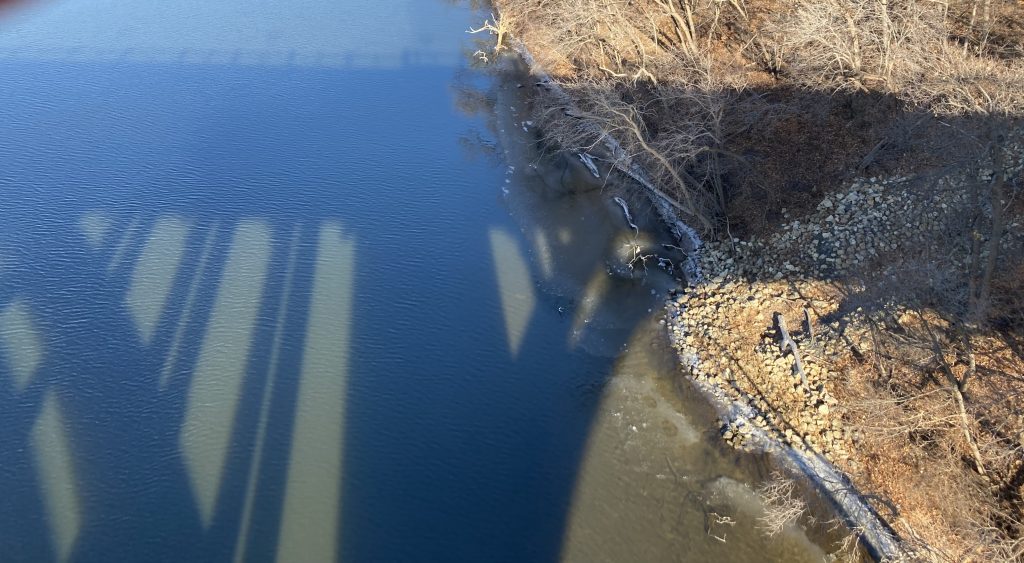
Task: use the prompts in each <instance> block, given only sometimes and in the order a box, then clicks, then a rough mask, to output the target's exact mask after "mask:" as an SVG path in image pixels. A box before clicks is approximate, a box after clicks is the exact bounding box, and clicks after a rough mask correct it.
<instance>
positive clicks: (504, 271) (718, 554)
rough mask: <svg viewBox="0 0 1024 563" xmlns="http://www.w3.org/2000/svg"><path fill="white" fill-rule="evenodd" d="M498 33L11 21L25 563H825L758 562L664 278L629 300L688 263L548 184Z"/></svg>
mask: <svg viewBox="0 0 1024 563" xmlns="http://www.w3.org/2000/svg"><path fill="white" fill-rule="evenodd" d="M481 19H482V14H479V13H475V12H473V11H471V10H469V9H467V8H465V7H463V6H460V5H451V4H448V3H443V2H440V1H437V2H431V1H419V2H418V1H413V0H399V1H397V2H392V3H389V4H387V5H386V6H385V5H381V4H374V3H361V2H335V3H330V2H324V1H320V0H303V1H302V2H298V3H290V4H289V7H288V9H287V10H285V9H283V8H280V7H276V6H273V5H270V4H264V3H257V4H251V3H243V2H238V1H236V0H220V1H213V2H194V1H189V2H185V3H184V4H178V5H175V6H174V7H173V8H171V7H169V6H168V7H164V6H155V5H146V4H138V5H133V6H132V7H125V6H123V5H120V4H115V3H105V2H99V3H97V2H86V1H84V0H63V1H50V2H40V3H37V4H28V5H25V6H21V7H17V8H16V9H13V10H11V11H9V12H5V13H4V15H3V19H0V81H2V82H3V84H4V88H2V89H0V162H2V163H3V170H2V172H0V193H2V194H3V197H2V200H0V222H2V223H3V225H4V228H3V229H2V231H0V447H2V450H3V452H4V458H3V461H2V462H0V495H2V496H3V498H4V499H5V502H6V508H5V510H4V511H2V513H0V546H3V549H4V555H3V557H2V558H3V559H4V560H10V561H60V562H63V561H143V560H145V561H224V560H234V561H264V560H267V561H269V560H276V561H311V562H315V561H334V560H343V561H557V560H566V561H677V560H679V561H708V560H721V561H764V560H766V559H767V560H779V561H801V560H806V561H814V560H820V559H821V558H822V556H823V555H824V553H823V552H822V550H821V549H820V548H819V547H817V546H815V545H814V544H812V543H811V542H810V541H809V540H808V539H807V537H806V536H805V535H804V534H803V533H802V532H801V531H800V530H799V529H793V530H790V531H789V532H787V533H784V534H782V535H780V536H777V537H775V538H773V539H771V540H769V539H766V538H764V537H762V536H761V535H760V534H758V533H757V531H756V530H755V521H756V518H757V516H758V515H759V507H758V505H757V500H756V498H755V497H754V496H753V494H752V493H751V489H750V488H749V486H748V485H747V483H753V482H755V481H756V480H757V479H758V478H759V477H761V476H762V475H760V474H759V470H760V469H761V468H760V466H759V465H758V464H757V463H756V462H755V461H754V460H751V459H748V458H740V457H737V456H735V455H733V454H730V453H726V452H723V451H721V450H719V449H718V448H717V447H716V445H715V443H714V442H715V430H716V429H715V428H714V426H713V424H714V420H713V416H712V415H711V414H710V413H709V412H707V410H706V409H705V408H703V407H702V406H701V403H700V401H699V399H698V398H695V397H692V396H689V395H688V394H687V390H686V389H684V388H681V387H680V383H679V382H678V380H677V371H676V370H677V368H676V366H675V361H674V359H673V356H672V353H671V351H670V350H669V347H668V345H667V342H666V339H665V336H664V334H663V327H662V326H661V325H659V324H658V322H657V319H658V315H659V312H660V309H661V306H662V302H663V300H664V299H665V296H666V293H667V291H668V290H669V289H670V288H671V287H673V285H674V284H675V280H674V279H673V276H670V275H668V274H667V273H665V272H664V271H663V270H660V269H658V268H657V267H655V266H653V265H650V266H649V271H648V272H647V273H646V275H637V276H631V275H629V272H628V268H625V269H624V263H623V261H622V259H621V257H622V252H623V248H624V247H626V248H629V247H628V245H629V244H630V243H631V242H632V241H634V240H636V237H638V236H641V235H642V236H643V237H646V238H647V239H649V240H650V241H651V243H652V244H654V245H657V243H658V242H668V240H667V239H665V238H664V237H665V235H664V234H662V233H661V232H660V229H659V228H658V226H657V223H656V221H654V220H653V218H652V217H650V216H648V215H649V213H648V212H647V211H646V209H645V207H644V205H643V203H642V202H641V201H639V200H637V199H635V198H630V197H629V195H628V194H625V193H619V192H618V191H617V190H616V188H615V187H614V186H609V185H604V184H603V182H595V181H594V180H595V179H593V178H588V177H587V174H588V172H587V171H586V169H585V167H581V166H580V165H579V163H578V162H576V161H574V160H573V157H571V156H563V157H542V156H541V155H539V154H538V153H537V152H536V146H535V144H536V143H535V140H536V137H535V135H536V131H534V130H533V128H532V124H529V123H527V118H526V117H524V116H525V114H526V108H525V107H524V105H523V103H524V101H523V100H522V99H521V94H522V89H521V88H517V85H518V84H521V83H522V82H524V81H527V80H528V77H525V76H520V77H516V76H515V75H514V74H508V73H496V74H495V73H491V72H484V71H482V70H480V69H476V68H474V67H473V65H472V64H470V62H469V60H470V59H469V58H468V57H467V55H466V54H467V53H471V52H473V51H474V50H475V49H476V48H477V46H476V45H475V44H474V43H473V42H472V37H471V36H467V35H466V34H465V33H464V31H465V30H466V29H467V28H469V27H470V26H471V25H475V24H477V23H478V22H479V21H480V20H481ZM616 195H620V196H623V197H625V198H626V199H627V201H628V203H629V204H630V205H631V211H632V213H633V216H634V220H635V222H636V223H637V224H638V225H639V226H640V228H641V230H642V232H641V233H640V234H639V235H638V234H635V233H633V231H632V230H631V228H630V227H629V225H628V223H627V222H626V221H625V218H624V215H623V212H622V209H621V208H620V207H619V206H618V204H617V203H615V202H614V201H613V200H612V197H614V196H616ZM635 266H636V268H640V267H641V266H640V265H638V264H635ZM728 521H732V522H735V523H734V524H729V523H728Z"/></svg>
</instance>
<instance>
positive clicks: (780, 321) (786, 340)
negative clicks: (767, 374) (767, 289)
mask: <svg viewBox="0 0 1024 563" xmlns="http://www.w3.org/2000/svg"><path fill="white" fill-rule="evenodd" d="M774 317H775V330H777V331H779V336H780V337H781V339H782V342H781V343H780V344H781V346H782V352H783V353H785V352H786V349H787V348H788V349H789V351H790V352H792V353H793V373H795V374H797V375H799V376H800V382H801V383H803V384H804V387H806V386H807V374H806V373H805V372H804V363H803V361H802V360H801V359H800V349H799V348H797V347H796V342H794V341H793V339H792V338H791V337H790V336H789V331H788V330H786V319H785V317H783V316H782V313H775V315H774Z"/></svg>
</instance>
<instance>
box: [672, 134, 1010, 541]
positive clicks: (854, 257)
mask: <svg viewBox="0 0 1024 563" xmlns="http://www.w3.org/2000/svg"><path fill="white" fill-rule="evenodd" d="M1013 151H1014V152H1015V153H1016V154H1018V155H1020V154H1021V148H1020V147H1019V146H1018V147H1013ZM1022 168H1024V166H1022V165H1021V164H1020V162H1018V163H1017V165H1016V166H1015V167H1011V168H1010V170H1009V173H1010V176H1014V177H1018V178H1019V177H1020V175H1021V170H1022ZM990 179H991V172H990V171H984V170H983V171H981V174H980V178H979V180H980V184H978V185H981V186H983V187H982V188H981V189H982V190H987V188H986V187H985V186H988V181H989V180H990ZM974 181H978V180H974ZM971 186H972V184H970V182H969V181H967V180H966V179H965V178H963V177H960V178H955V177H951V176H943V177H938V176H936V177H932V178H923V177H915V178H910V177H895V178H888V179H881V178H871V179H863V180H858V181H855V182H853V183H851V184H849V185H848V186H846V187H845V189H840V190H837V191H834V192H832V193H830V194H828V195H827V196H826V197H823V199H822V200H821V201H820V202H819V203H818V205H817V207H816V208H815V209H812V210H810V211H804V212H803V213H801V215H800V217H799V218H796V217H789V216H788V214H787V213H786V211H785V210H783V213H784V216H785V217H784V220H785V223H784V224H783V225H782V226H781V227H780V228H779V229H778V230H777V231H775V232H774V233H772V234H771V235H769V236H766V237H763V238H758V239H751V240H740V239H738V238H730V239H728V240H723V241H712V242H708V243H706V244H705V246H704V247H703V248H702V249H701V252H700V255H699V258H698V262H699V267H700V270H701V271H702V272H703V273H704V275H705V278H704V279H703V280H702V281H701V282H699V283H697V284H694V285H693V286H692V287H689V288H686V289H684V290H681V291H679V292H677V293H675V294H674V295H672V296H670V298H669V299H668V300H667V301H666V313H667V314H666V323H667V328H668V331H669V334H670V336H671V337H672V341H673V342H674V344H675V346H676V349H677V351H678V353H679V355H680V357H681V358H682V360H683V362H684V364H685V368H684V369H685V370H686V371H687V373H688V375H689V376H690V378H691V379H692V380H693V381H694V382H695V383H696V384H697V386H698V387H699V388H701V389H703V390H704V391H705V392H708V393H710V394H712V395H713V396H716V397H718V399H719V400H718V402H719V406H720V409H719V410H720V411H721V412H722V417H721V420H720V422H721V434H722V436H723V438H724V440H725V441H726V442H727V443H728V444H730V445H731V446H733V447H736V448H739V449H765V448H767V449H773V448H775V447H777V446H779V445H783V446H789V447H790V448H792V450H791V451H793V452H795V453H796V455H797V457H800V458H802V459H808V460H813V459H817V460H821V459H825V460H828V461H829V462H831V464H832V465H833V466H834V467H836V468H838V469H839V470H841V472H842V473H845V474H846V476H848V477H851V478H852V484H853V486H855V487H857V488H862V487H865V486H866V487H867V488H868V489H870V490H877V488H876V485H877V484H878V481H879V480H881V479H882V477H880V469H879V468H877V467H870V465H871V462H869V459H871V456H872V455H873V453H872V452H871V450H870V447H866V446H864V445H863V444H862V443H861V442H862V438H863V435H862V433H861V430H860V428H861V427H862V423H863V411H861V412H860V413H859V414H858V416H850V414H851V412H850V409H849V407H850V403H851V402H853V401H856V400H859V398H858V397H855V395H856V394H857V393H856V392H852V391H851V389H852V388H854V387H856V385H857V383H858V382H856V381H853V380H856V379H858V378H860V379H864V378H865V377H868V375H867V374H869V373H870V374H874V373H875V372H874V369H873V368H871V369H868V368H866V367H865V366H866V365H869V364H871V363H872V359H871V358H873V353H872V352H873V350H875V348H876V346H877V345H878V341H877V338H876V337H877V330H879V318H880V317H879V315H878V313H879V311H884V313H885V314H886V315H889V316H890V317H889V318H895V319H898V320H899V319H905V318H909V317H911V316H912V314H913V315H918V314H919V313H920V302H919V301H916V302H915V300H914V299H908V298H907V296H908V295H909V294H914V295H919V293H914V292H915V291H916V290H917V289H918V288H917V287H907V286H908V285H911V286H914V285H917V284H920V285H922V286H923V285H929V284H931V285H940V284H937V282H936V279H935V278H936V277H937V276H938V277H941V276H943V275H945V274H946V273H948V272H949V271H953V270H960V271H965V270H966V269H967V267H968V266H969V264H968V263H967V262H968V261H969V257H970V253H971V248H969V242H968V241H969V240H970V239H969V237H966V236H963V235H964V233H965V232H968V228H969V227H968V226H967V221H969V220H970V213H968V212H967V211H966V210H969V209H971V206H972V205H973V201H969V200H970V198H971V197H972V193H974V192H972V190H971ZM1015 221H1019V216H1018V217H1016V219H1013V218H1011V220H1010V221H1008V222H1007V225H1006V229H1005V235H1004V244H1003V248H1004V249H1006V250H1010V249H1013V248H1024V234H1022V229H1021V228H1020V227H1021V225H1020V224H1019V222H1015ZM935 251H937V252H940V253H941V256H934V255H930V253H931V252H935ZM915 307H917V311H915V310H914V308H915ZM908 323H909V321H908ZM723 404H728V405H731V406H730V407H729V408H726V409H723V408H721V406H722V405H723ZM859 423H860V424H859ZM826 465H828V464H826ZM869 476H870V477H871V478H868V477H869ZM900 486H901V485H900V484H899V483H898V482H897V483H895V484H894V485H893V487H892V490H898V489H899V487H900ZM890 523H891V522H890Z"/></svg>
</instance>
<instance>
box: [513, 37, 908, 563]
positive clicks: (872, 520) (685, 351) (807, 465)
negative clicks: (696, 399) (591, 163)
mask: <svg viewBox="0 0 1024 563" xmlns="http://www.w3.org/2000/svg"><path fill="white" fill-rule="evenodd" d="M512 45H513V50H514V52H515V53H516V55H517V56H518V57H519V58H520V60H521V61H522V62H523V63H524V64H526V66H527V67H528V68H529V69H530V72H531V74H536V76H537V77H538V78H539V79H540V81H541V82H544V83H546V84H547V85H548V86H547V88H548V90H549V91H551V90H554V91H555V95H556V96H558V97H560V98H562V99H563V100H565V101H566V103H568V104H571V103H572V100H571V97H570V96H569V94H568V93H566V92H564V91H562V90H561V89H560V87H559V86H558V85H557V84H556V83H555V82H554V81H552V80H551V79H550V76H549V75H548V74H547V73H546V72H545V71H544V69H542V68H539V67H538V65H537V63H536V61H535V59H534V58H533V56H532V55H531V54H530V52H529V50H528V49H527V47H526V45H525V44H523V43H522V42H521V41H518V40H513V43H512ZM588 126H592V127H593V128H595V129H597V130H598V131H600V137H601V138H602V139H604V141H605V146H606V148H607V150H608V151H609V152H610V153H611V154H612V155H618V156H619V158H616V159H612V160H611V162H612V163H613V167H614V168H615V169H617V170H618V171H619V172H621V173H623V174H624V175H626V176H627V177H628V178H629V179H631V180H632V181H633V182H635V183H636V184H637V185H638V186H640V188H641V189H642V190H643V192H644V194H645V196H646V197H647V198H648V199H649V200H650V201H651V203H652V204H653V205H654V207H655V208H656V209H657V211H658V214H659V217H660V218H661V220H662V222H663V224H664V226H665V227H666V228H667V229H668V230H669V231H670V232H671V233H672V234H673V236H674V237H675V238H676V240H677V242H679V243H680V244H681V245H683V248H684V249H685V251H686V252H685V253H686V254H687V257H688V259H689V263H688V267H687V268H686V269H685V270H684V271H685V275H686V281H685V282H684V285H683V286H682V287H680V288H679V289H678V290H677V291H676V292H674V293H675V294H677V295H685V294H686V292H687V290H688V289H690V288H694V287H697V286H699V285H701V284H702V283H704V272H705V270H704V269H703V268H702V267H701V261H700V255H701V251H702V247H703V241H701V239H700V237H699V235H698V234H697V232H696V231H695V230H694V229H693V228H692V227H690V226H689V225H687V224H686V223H685V222H684V221H683V220H681V219H680V218H679V217H678V215H677V214H676V213H675V211H674V207H673V206H672V205H671V200H670V199H669V198H668V197H667V196H666V195H665V194H663V193H662V192H661V191H660V190H658V189H657V188H656V187H655V186H654V185H653V184H652V183H651V181H650V180H649V179H648V175H647V174H646V172H645V171H644V169H643V167H642V166H641V165H639V164H637V163H634V162H630V161H628V160H625V164H623V161H624V160H623V153H622V149H621V147H620V145H619V143H618V142H617V141H616V139H615V138H614V137H613V136H612V135H610V134H608V133H607V132H605V131H603V130H601V129H600V126H599V125H598V124H596V123H589V124H588ZM577 154H583V155H588V153H577ZM588 156H589V155H588ZM680 290H681V292H680ZM683 317H684V315H682V314H680V310H679V301H677V300H676V299H675V298H672V299H669V300H668V301H666V303H665V319H666V337H667V338H668V340H669V342H670V345H671V346H672V347H673V349H674V350H675V351H676V354H677V361H678V363H679V368H680V371H681V372H682V373H683V374H684V377H686V379H687V380H688V381H689V383H690V384H692V385H693V386H694V387H695V388H696V389H698V390H699V391H700V392H701V394H702V395H703V397H704V399H705V400H706V401H708V403H709V404H710V405H711V406H712V407H713V408H714V409H715V410H716V412H717V413H718V415H719V417H720V418H723V419H728V420H730V422H731V423H732V424H733V425H738V426H741V427H744V428H745V430H746V431H745V432H744V434H745V435H746V436H748V438H749V439H750V442H749V444H748V446H749V445H753V446H755V448H756V449H757V450H758V451H761V452H764V453H768V454H770V455H772V456H773V458H774V459H776V460H777V461H780V462H781V464H782V466H783V467H784V468H785V469H786V470H787V471H788V472H791V473H793V474H795V475H799V476H802V477H805V478H807V479H809V480H810V481H811V483H812V485H813V486H814V488H815V489H816V490H817V491H818V492H819V493H820V494H822V495H823V496H824V497H825V500H826V501H827V502H828V503H829V504H830V505H831V506H832V508H833V509H835V510H836V512H837V513H838V515H839V516H840V517H841V518H842V519H843V521H844V522H845V523H846V525H847V526H848V527H850V528H851V529H855V530H858V531H859V532H858V537H859V540H860V541H861V543H862V544H863V545H864V547H865V548H866V549H867V550H868V551H869V552H870V553H871V554H872V555H873V556H874V557H875V558H876V559H894V558H897V557H899V556H900V555H901V554H902V553H903V552H904V550H903V548H902V547H901V546H900V544H899V540H898V539H897V538H896V537H895V535H894V534H893V533H892V530H891V528H890V526H889V525H888V524H887V523H886V522H885V521H884V520H882V519H881V518H880V517H879V516H878V514H877V513H876V512H875V511H874V510H873V509H871V507H870V506H868V505H867V503H866V502H865V501H864V499H863V496H862V494H861V493H860V492H859V491H857V490H856V488H855V487H854V485H853V483H852V481H851V480H850V478H849V477H848V476H847V475H846V474H845V473H843V472H841V471H840V470H839V469H838V468H836V467H835V466H834V465H833V464H832V463H831V461H829V460H828V459H826V458H824V457H823V456H821V455H816V454H814V453H812V452H811V451H810V450H806V449H805V450H801V449H800V448H798V447H796V446H793V445H791V444H787V443H785V442H784V441H782V440H779V439H777V438H776V437H775V436H773V431H776V432H778V431H779V429H778V428H774V427H763V426H758V425H755V424H754V421H755V420H757V419H758V418H759V417H763V415H764V414H766V413H763V412H761V411H759V410H758V409H757V408H756V407H753V406H751V405H750V404H747V403H745V402H743V401H741V400H738V399H735V398H731V397H729V395H728V394H727V393H726V392H725V389H724V388H722V387H721V386H718V385H715V384H713V383H710V382H709V381H708V380H706V379H705V380H701V379H699V378H696V377H693V376H692V372H693V371H694V370H695V369H698V366H699V365H700V362H699V354H697V353H696V350H693V349H692V348H689V347H688V346H687V345H686V341H685V337H684V336H683V335H685V334H686V333H687V332H688V329H687V327H686V325H685V323H684V322H683ZM748 449H749V447H748Z"/></svg>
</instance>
